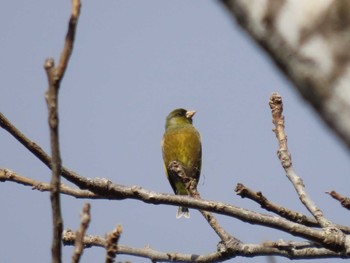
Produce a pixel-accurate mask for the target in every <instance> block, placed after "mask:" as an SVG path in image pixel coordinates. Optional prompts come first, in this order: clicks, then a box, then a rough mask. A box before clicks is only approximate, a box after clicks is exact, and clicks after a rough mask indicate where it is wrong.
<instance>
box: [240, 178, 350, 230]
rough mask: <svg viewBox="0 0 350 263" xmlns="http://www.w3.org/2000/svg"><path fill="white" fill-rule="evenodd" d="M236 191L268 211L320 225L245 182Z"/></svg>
mask: <svg viewBox="0 0 350 263" xmlns="http://www.w3.org/2000/svg"><path fill="white" fill-rule="evenodd" d="M235 192H236V193H237V195H239V196H241V197H242V198H249V199H251V200H253V201H255V202H257V203H258V204H260V206H261V207H262V208H264V209H266V210H267V211H271V212H274V213H275V214H278V215H279V216H281V217H283V218H286V219H288V220H290V221H293V222H296V223H299V224H302V225H305V226H311V227H319V224H318V222H317V221H316V220H315V219H314V218H310V217H307V216H306V215H303V214H301V213H299V212H296V211H292V210H289V209H287V208H285V207H282V206H280V205H277V204H274V203H272V202H270V201H269V200H268V199H267V198H266V197H265V196H264V195H263V194H262V192H254V191H253V190H251V189H249V188H248V187H246V186H244V185H243V184H240V183H239V184H237V186H236V189H235ZM349 230H350V229H349Z"/></svg>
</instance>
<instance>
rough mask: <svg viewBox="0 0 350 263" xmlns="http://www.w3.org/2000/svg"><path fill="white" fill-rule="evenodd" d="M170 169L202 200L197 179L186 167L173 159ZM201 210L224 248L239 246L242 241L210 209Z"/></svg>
mask: <svg viewBox="0 0 350 263" xmlns="http://www.w3.org/2000/svg"><path fill="white" fill-rule="evenodd" d="M168 168H169V170H170V171H173V172H174V174H177V176H178V177H179V178H180V180H181V181H182V182H183V183H184V185H185V186H186V188H187V189H188V191H189V193H190V196H191V197H193V198H195V199H198V200H201V197H200V194H199V192H198V190H197V180H196V179H194V178H191V177H189V176H187V174H186V172H185V169H184V167H183V166H182V165H181V164H180V163H179V162H177V161H173V162H171V163H170V164H169V167H168ZM199 212H200V213H201V214H202V215H203V216H204V218H205V219H206V220H207V222H208V223H209V225H210V226H211V227H212V228H213V230H214V231H215V232H216V234H217V235H218V236H219V237H220V239H221V241H222V243H223V245H224V246H225V248H223V249H234V247H236V246H238V245H239V244H240V243H241V241H239V240H238V239H237V238H235V237H233V236H232V235H230V234H229V233H228V232H227V231H226V230H225V229H224V228H223V227H222V226H221V225H220V224H219V222H218V221H217V219H216V218H215V217H214V215H213V214H212V213H210V212H208V211H204V210H199Z"/></svg>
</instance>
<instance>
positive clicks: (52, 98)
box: [45, 59, 63, 263]
mask: <svg viewBox="0 0 350 263" xmlns="http://www.w3.org/2000/svg"><path fill="white" fill-rule="evenodd" d="M45 70H46V73H47V78H48V82H49V89H48V91H47V93H46V102H47V107H48V112H49V118H48V122H49V127H50V138H51V139H50V144H51V153H52V162H51V170H52V177H51V192H50V199H51V207H52V221H53V222H52V223H53V237H52V246H51V252H52V262H53V263H60V262H61V260H62V259H61V257H62V245H61V239H62V230H63V219H62V215H61V205H60V184H61V180H60V175H61V157H60V149H59V135H58V122H59V121H58V90H59V85H57V83H58V82H57V81H56V80H55V73H54V72H55V68H54V61H53V59H47V60H46V62H45Z"/></svg>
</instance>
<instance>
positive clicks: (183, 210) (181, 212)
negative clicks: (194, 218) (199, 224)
mask: <svg viewBox="0 0 350 263" xmlns="http://www.w3.org/2000/svg"><path fill="white" fill-rule="evenodd" d="M181 217H185V218H190V211H188V208H187V207H182V206H179V207H178V209H177V213H176V218H181Z"/></svg>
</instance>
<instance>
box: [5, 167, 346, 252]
mask: <svg viewBox="0 0 350 263" xmlns="http://www.w3.org/2000/svg"><path fill="white" fill-rule="evenodd" d="M0 175H1V173H0ZM7 177H12V176H8V175H7ZM88 180H90V181H91V184H95V188H99V189H101V194H99V196H92V198H94V199H102V198H103V199H112V200H121V199H135V200H140V201H143V202H145V203H149V204H166V205H176V206H186V207H189V208H194V209H198V210H205V211H210V212H214V213H218V214H222V215H227V216H230V217H234V218H237V219H239V220H241V221H243V222H247V223H250V224H257V225H261V226H266V227H271V228H275V229H279V230H281V231H284V232H286V233H289V234H292V235H294V236H298V237H302V238H306V239H308V240H311V241H314V242H317V243H323V244H325V245H326V246H327V247H328V246H329V247H331V248H333V249H337V250H339V249H340V250H341V248H344V247H346V244H345V240H344V239H342V238H339V235H338V234H337V233H332V232H331V233H329V232H328V230H327V231H326V230H325V231H323V230H316V229H313V228H311V227H306V226H303V225H301V224H297V223H294V222H290V221H289V220H286V219H283V218H279V217H276V216H270V215H266V214H261V213H257V212H254V211H251V210H248V209H244V208H240V207H236V206H233V205H230V204H226V203H223V202H217V201H210V200H203V199H197V198H192V197H189V196H179V195H171V194H162V193H157V192H153V191H149V190H147V189H143V188H141V187H139V186H131V187H130V186H123V185H118V184H113V183H112V182H110V181H108V180H107V179H98V178H97V179H88ZM102 189H104V191H102ZM102 193H103V194H102ZM87 196H90V194H89V193H86V197H87ZM78 198H84V193H82V192H81V193H79V197H78Z"/></svg>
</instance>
